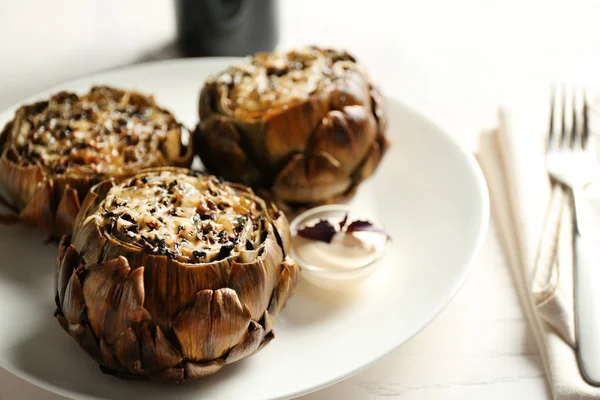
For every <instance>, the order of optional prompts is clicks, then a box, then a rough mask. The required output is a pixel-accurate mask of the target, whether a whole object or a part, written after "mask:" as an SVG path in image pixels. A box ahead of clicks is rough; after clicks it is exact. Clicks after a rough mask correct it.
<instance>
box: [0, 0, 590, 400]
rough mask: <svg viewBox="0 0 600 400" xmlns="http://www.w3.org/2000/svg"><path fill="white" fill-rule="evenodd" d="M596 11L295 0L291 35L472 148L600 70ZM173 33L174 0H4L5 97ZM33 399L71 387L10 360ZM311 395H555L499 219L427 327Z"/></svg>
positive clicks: (13, 386) (289, 17)
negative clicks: (558, 88)
mask: <svg viewBox="0 0 600 400" xmlns="http://www.w3.org/2000/svg"><path fill="white" fill-rule="evenodd" d="M563 4H564V3H563ZM599 11H600V4H599V3H595V2H593V1H588V2H575V1H573V2H570V3H569V6H568V8H567V7H566V6H564V5H561V4H554V3H553V2H550V1H544V2H523V1H519V0H504V1H498V2H485V4H484V2H481V1H475V0H474V1H467V0H459V1H453V2H444V1H430V0H427V1H419V2H417V1H399V2H392V1H389V2H388V1H383V0H379V1H378V0H368V1H365V0H363V1H358V0H357V1H344V2H338V1H333V0H329V1H328V0H303V1H293V0H288V1H282V3H281V21H282V32H281V40H280V47H281V48H286V47H291V46H294V45H300V44H311V43H318V44H322V45H331V46H341V47H345V48H347V49H350V50H352V51H353V52H354V53H355V54H356V55H357V56H358V57H359V58H360V59H361V60H363V61H364V62H365V63H366V64H367V65H368V67H369V68H370V70H371V71H372V75H373V76H374V77H375V78H377V79H378V80H379V81H381V83H382V85H383V87H384V88H385V90H386V92H387V93H389V94H391V95H393V96H395V97H397V98H399V99H400V100H402V101H403V102H404V103H406V104H408V105H410V106H411V107H413V108H415V109H417V110H418V111H420V112H422V113H424V114H425V115H427V116H428V117H430V118H431V119H433V120H434V121H435V122H437V123H438V124H439V125H441V126H443V127H444V128H445V129H446V130H448V131H449V132H450V133H451V134H452V135H454V136H455V137H456V138H457V139H458V140H459V141H460V142H461V143H462V144H463V145H464V146H468V147H471V148H472V147H473V146H474V144H475V138H476V135H477V133H478V132H480V131H481V130H482V129H484V128H486V127H490V126H492V125H493V123H494V117H495V112H496V109H497V106H498V105H499V104H502V103H503V102H509V101H511V99H514V98H518V97H520V96H522V95H524V94H525V93H529V92H531V91H535V90H541V89H542V88H545V87H547V86H546V85H548V83H549V82H550V81H552V80H555V79H559V80H560V79H569V80H573V79H575V80H578V81H585V82H588V81H592V80H594V79H597V78H595V75H598V78H600V52H598V51H597V49H598V48H600V46H599V44H600V34H599V33H598V31H597V29H594V28H595V24H596V20H595V19H596V18H597V16H598V15H600V14H599ZM173 36H174V22H173V12H172V3H171V1H169V0H161V1H153V2H149V1H147V0H130V1H128V2H123V1H119V0H92V1H87V2H81V1H78V0H64V1H55V2H47V1H43V0H40V1H34V0H27V1H19V2H16V1H13V2H8V1H6V2H0V60H1V61H0V109H2V108H4V107H7V106H9V105H11V104H12V103H14V102H16V101H18V100H20V99H22V98H24V97H26V96H28V95H31V94H34V93H35V92H37V91H39V90H40V89H43V88H45V87H48V86H51V85H53V84H56V83H58V82H60V81H64V80H67V79H71V78H74V77H77V76H80V75H83V74H87V73H90V72H94V71H98V70H101V69H104V68H109V67H113V66H117V65H124V64H128V63H132V62H140V61H144V60H152V59H156V58H159V57H163V56H165V55H168V46H167V47H165V45H167V44H168V43H169V42H170V41H171V40H172V39H173ZM165 49H166V50H165ZM26 398H37V399H44V400H51V399H53V400H56V399H61V398H62V397H59V396H56V395H53V394H52V393H49V392H47V391H45V390H42V389H39V388H37V387H35V386H33V385H31V384H28V383H27V382H25V381H23V380H21V379H19V378H17V377H15V376H13V375H11V374H10V373H8V372H6V371H4V370H1V369H0V399H26ZM305 398H306V399H311V400H324V399H382V398H394V399H410V400H419V399H467V400H469V399H482V398H485V399H507V398H519V399H546V398H549V394H548V389H547V388H546V384H545V381H544V377H543V372H542V370H541V367H540V361H539V357H538V352H537V349H536V346H535V343H533V340H532V338H531V335H530V333H529V332H528V328H527V325H526V322H525V321H524V319H523V315H522V312H521V310H520V307H519V303H518V300H517V297H516V294H515V291H514V289H513V287H512V284H511V279H510V276H509V273H508V269H507V268H506V266H505V264H504V260H503V258H502V253H501V251H500V249H499V247H498V242H497V240H496V238H495V234H494V231H493V229H491V230H490V232H488V235H487V240H486V244H485V246H484V248H483V250H482V252H481V253H480V255H479V257H478V259H477V262H476V265H475V268H474V269H473V272H472V274H471V276H470V278H469V279H468V281H467V282H466V284H465V285H464V287H463V288H462V290H461V291H460V292H459V294H458V295H457V296H456V297H455V299H454V300H453V301H452V302H451V303H450V305H449V306H448V307H447V308H446V309H445V310H444V312H443V313H442V314H441V315H440V316H439V317H438V318H437V319H436V320H435V321H434V322H433V323H432V324H431V325H430V326H428V327H427V328H426V329H425V330H424V331H423V332H422V333H420V334H419V335H417V336H416V337H415V338H414V339H413V340H411V341H410V342H409V343H407V344H406V345H404V346H403V347H401V348H400V349H398V350H396V351H395V352H393V353H392V354H391V355H389V356H388V357H387V358H385V359H383V360H381V361H379V362H378V363H376V364H374V365H373V366H371V367H369V368H368V369H367V370H365V371H363V372H361V373H360V374H358V375H356V376H354V377H352V378H350V379H348V380H346V381H344V382H341V383H339V384H337V385H334V386H332V387H330V388H327V389H324V390H322V391H320V392H317V393H314V394H312V395H309V396H306V397H305Z"/></svg>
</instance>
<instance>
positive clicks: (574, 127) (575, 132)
mask: <svg viewBox="0 0 600 400" xmlns="http://www.w3.org/2000/svg"><path fill="white" fill-rule="evenodd" d="M579 100H580V99H579V90H578V88H577V87H575V86H573V87H572V88H571V107H572V108H573V109H572V110H571V111H572V113H571V115H572V117H571V118H572V121H571V140H570V145H571V149H574V150H576V149H580V148H581V132H582V130H581V127H582V124H581V121H579V119H580V118H581V116H580V115H579V114H580V113H581V106H580V104H579Z"/></svg>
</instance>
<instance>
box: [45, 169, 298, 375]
mask: <svg viewBox="0 0 600 400" xmlns="http://www.w3.org/2000/svg"><path fill="white" fill-rule="evenodd" d="M289 242H290V238H289V228H288V224H287V220H286V218H285V216H284V215H283V213H281V212H280V211H278V210H277V209H276V208H273V207H270V206H268V205H267V204H265V202H264V201H263V200H261V199H260V198H259V197H257V196H256V195H254V194H253V192H252V191H251V190H250V189H247V188H245V187H242V186H240V185H235V184H227V183H222V182H221V181H219V180H218V179H217V178H215V177H213V176H198V175H197V174H194V173H192V172H189V171H188V170H186V169H179V168H161V169H150V170H146V171H143V172H141V173H140V174H138V175H135V176H133V177H131V178H129V179H126V180H124V181H122V183H120V184H116V183H113V181H104V182H101V183H100V184H98V185H96V186H94V187H93V188H92V190H91V192H90V194H89V195H88V196H87V197H86V199H85V201H84V203H83V205H82V208H81V212H80V214H79V216H78V217H77V221H76V223H75V227H74V230H73V236H72V238H71V237H69V236H65V237H64V238H63V240H62V242H61V244H60V249H59V254H58V258H57V269H56V282H55V287H56V304H57V307H58V309H57V311H56V314H55V316H56V318H58V321H59V322H60V324H61V325H62V327H63V328H64V329H65V331H67V332H68V333H69V334H70V335H71V336H72V337H73V338H74V339H75V340H77V342H79V344H80V345H81V347H83V349H85V350H86V351H87V353H88V354H89V355H90V356H92V357H93V358H94V359H95V360H96V361H97V362H98V363H99V364H100V366H101V368H102V369H103V371H105V372H107V373H111V374H115V375H117V376H119V377H123V378H148V379H153V380H159V381H167V382H173V383H183V382H187V381H191V380H195V379H198V378H200V377H203V376H206V375H209V374H212V373H214V372H216V371H218V370H219V369H221V368H222V367H223V366H224V365H226V364H230V363H232V362H235V361H237V360H239V359H241V358H244V357H246V356H249V355H251V354H252V353H254V352H256V351H257V350H258V349H260V348H261V347H262V346H264V345H265V344H266V343H268V342H269V341H270V340H271V339H272V338H273V321H274V319H275V317H276V316H277V314H279V312H280V311H281V309H282V308H283V306H284V305H285V303H286V301H287V299H288V298H289V297H290V296H291V295H292V292H293V290H294V288H295V286H296V283H297V276H298V266H297V265H296V264H295V262H294V261H293V260H292V259H291V258H290V257H289V256H288V255H287V254H288V250H289Z"/></svg>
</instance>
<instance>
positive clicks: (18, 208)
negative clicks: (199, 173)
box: [0, 87, 193, 236]
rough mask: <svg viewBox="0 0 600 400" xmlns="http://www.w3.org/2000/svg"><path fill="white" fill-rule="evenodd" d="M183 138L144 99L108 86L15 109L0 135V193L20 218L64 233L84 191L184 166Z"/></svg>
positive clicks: (188, 158) (188, 153) (187, 155)
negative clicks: (154, 169)
mask: <svg viewBox="0 0 600 400" xmlns="http://www.w3.org/2000/svg"><path fill="white" fill-rule="evenodd" d="M186 135H187V136H188V137H189V136H190V135H189V133H188V132H187V131H185V129H184V128H183V127H182V125H181V124H180V123H178V122H177V121H176V120H175V118H174V117H173V115H172V114H171V113H169V112H168V111H166V110H164V109H162V108H160V107H158V106H157V105H156V103H155V102H154V100H153V98H152V97H148V96H144V95H141V94H139V93H136V92H130V91H124V90H119V89H114V88H110V87H94V88H92V89H91V91H90V92H89V93H86V94H84V95H82V96H78V95H76V94H74V93H68V92H60V93H58V94H56V95H54V96H52V97H51V98H50V99H49V100H48V101H41V102H38V103H35V104H31V105H27V106H23V107H21V108H19V109H18V110H17V111H16V113H15V116H14V118H13V120H11V121H10V122H9V123H8V124H7V125H6V126H5V127H4V129H3V130H2V132H1V133H0V154H1V155H0V188H2V189H3V191H4V192H5V194H6V195H7V196H8V199H6V200H5V201H4V203H5V205H8V206H9V207H10V208H11V209H12V210H13V211H14V214H15V216H16V218H15V219H17V220H21V221H23V222H25V223H28V224H30V225H33V226H36V227H38V228H40V229H43V230H46V231H48V232H50V233H52V234H54V235H56V236H58V235H60V234H63V233H70V232H71V228H72V225H73V222H74V220H75V217H76V215H77V212H78V211H79V207H80V204H81V201H82V200H83V198H84V197H85V195H86V193H87V192H88V191H89V189H90V188H91V187H92V186H93V185H94V184H96V183H98V182H99V181H101V180H104V179H106V178H109V177H124V176H130V175H132V174H133V173H135V172H136V171H138V170H139V169H140V168H144V167H157V166H165V165H176V166H186V167H187V166H189V165H190V164H191V162H192V158H193V148H192V146H191V145H189V143H188V145H184V143H183V141H185V139H183V137H184V136H186Z"/></svg>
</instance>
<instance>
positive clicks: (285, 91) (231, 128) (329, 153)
mask: <svg viewBox="0 0 600 400" xmlns="http://www.w3.org/2000/svg"><path fill="white" fill-rule="evenodd" d="M199 113H200V118H201V122H200V123H199V125H198V127H197V129H196V138H197V151H198V153H199V155H200V158H201V159H202V162H203V163H204V165H205V166H206V168H207V169H208V170H209V171H210V172H211V173H213V174H216V175H219V176H222V177H223V178H225V179H227V180H230V181H235V182H240V183H243V184H246V185H248V186H251V187H253V188H255V189H256V190H259V189H261V190H264V191H265V193H267V194H268V195H270V196H272V198H273V199H274V200H275V201H276V202H277V203H278V204H279V205H280V207H281V208H283V209H286V211H287V209H290V210H293V209H299V208H304V207H306V206H314V205H317V204H322V203H329V202H337V201H342V200H347V199H348V198H350V197H351V196H352V195H353V194H354V192H355V190H356V188H357V187H358V185H359V184H360V183H361V182H362V181H364V180H365V179H366V178H367V177H369V176H370V175H372V174H373V172H374V171H375V169H376V168H377V165H378V164H379V162H380V160H381V158H382V156H383V154H384V152H385V151H386V149H387V147H388V142H387V140H386V137H385V129H386V118H385V113H384V108H383V98H382V96H381V94H380V92H379V91H378V89H377V88H376V87H375V86H374V85H373V84H372V83H371V81H370V80H369V78H368V76H367V73H366V71H365V69H364V68H363V67H362V66H361V65H360V64H358V63H357V62H356V60H355V59H354V57H352V56H351V55H350V54H348V53H346V52H344V51H335V50H324V49H319V48H316V47H309V48H302V49H299V50H294V51H290V52H288V53H278V52H275V53H257V54H256V55H254V56H253V57H252V58H249V59H248V61H247V62H246V63H244V64H241V65H237V66H232V67H230V68H229V69H227V70H225V71H223V72H221V73H219V74H218V75H216V76H214V77H211V78H209V79H208V80H207V81H206V83H205V85H204V87H203V88H202V91H201V94H200V104H199ZM259 193H261V194H262V192H259Z"/></svg>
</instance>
